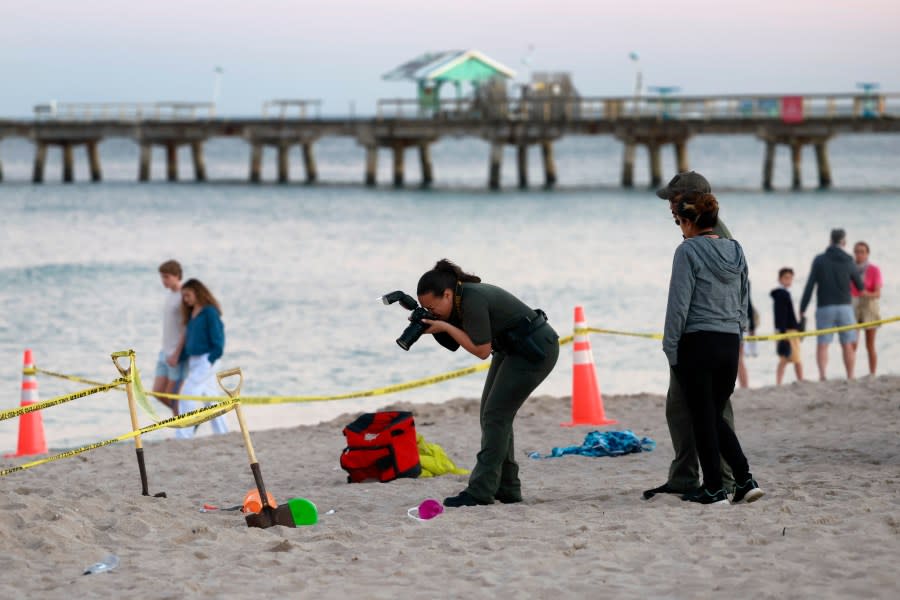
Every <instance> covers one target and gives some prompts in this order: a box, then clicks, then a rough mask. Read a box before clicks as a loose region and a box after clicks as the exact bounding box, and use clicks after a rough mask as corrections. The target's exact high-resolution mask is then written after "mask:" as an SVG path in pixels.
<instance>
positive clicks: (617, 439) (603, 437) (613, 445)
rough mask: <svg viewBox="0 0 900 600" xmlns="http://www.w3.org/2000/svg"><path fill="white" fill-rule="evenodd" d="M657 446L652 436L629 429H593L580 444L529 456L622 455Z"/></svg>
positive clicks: (646, 450)
mask: <svg viewBox="0 0 900 600" xmlns="http://www.w3.org/2000/svg"><path fill="white" fill-rule="evenodd" d="M654 448H656V442H654V441H653V440H651V439H650V438H646V437H645V438H639V437H638V436H636V435H634V432H632V431H631V430H629V429H626V430H625V431H592V432H590V433H589V434H587V435H586V436H584V442H583V443H582V444H581V445H580V446H567V447H565V448H554V449H553V450H551V452H550V454H545V455H543V456H542V455H541V454H540V452H530V453H529V454H528V457H529V458H556V457H559V456H565V455H566V454H580V455H581V456H622V455H623V454H631V453H632V452H649V451H651V450H653V449H654Z"/></svg>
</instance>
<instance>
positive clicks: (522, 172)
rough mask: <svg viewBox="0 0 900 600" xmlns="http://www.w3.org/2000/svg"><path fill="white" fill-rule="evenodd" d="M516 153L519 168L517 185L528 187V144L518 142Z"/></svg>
mask: <svg viewBox="0 0 900 600" xmlns="http://www.w3.org/2000/svg"><path fill="white" fill-rule="evenodd" d="M517 150H518V153H517V165H518V168H519V187H520V188H522V189H524V188H527V187H528V145H527V144H519V146H518V148H517Z"/></svg>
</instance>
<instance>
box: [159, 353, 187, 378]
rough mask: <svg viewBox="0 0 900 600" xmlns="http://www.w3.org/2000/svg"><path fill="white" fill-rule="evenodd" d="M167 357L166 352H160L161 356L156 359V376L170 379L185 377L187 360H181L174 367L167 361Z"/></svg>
mask: <svg viewBox="0 0 900 600" xmlns="http://www.w3.org/2000/svg"><path fill="white" fill-rule="evenodd" d="M166 357H167V355H166V353H165V352H160V353H159V357H158V358H157V359H156V376H157V377H165V378H166V379H168V380H169V381H181V380H182V379H184V371H185V369H184V367H185V364H184V363H185V361H181V362H179V363H178V364H177V365H175V366H174V367H172V366H169V363H167V362H166Z"/></svg>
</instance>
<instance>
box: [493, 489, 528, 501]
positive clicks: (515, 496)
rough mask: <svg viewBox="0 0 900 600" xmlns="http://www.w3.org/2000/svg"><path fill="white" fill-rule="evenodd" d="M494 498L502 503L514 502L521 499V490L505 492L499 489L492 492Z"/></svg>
mask: <svg viewBox="0 0 900 600" xmlns="http://www.w3.org/2000/svg"><path fill="white" fill-rule="evenodd" d="M494 500H496V501H498V502H501V503H503V504H516V503H518V502H521V501H522V492H506V491H503V490H500V491H498V492H497V493H496V494H494Z"/></svg>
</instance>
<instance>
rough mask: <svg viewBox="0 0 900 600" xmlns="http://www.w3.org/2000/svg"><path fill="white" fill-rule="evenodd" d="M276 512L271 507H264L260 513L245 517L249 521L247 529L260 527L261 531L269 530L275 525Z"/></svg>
mask: <svg viewBox="0 0 900 600" xmlns="http://www.w3.org/2000/svg"><path fill="white" fill-rule="evenodd" d="M274 513H275V511H274V510H273V509H272V507H270V506H266V507H263V509H262V510H261V511H260V512H258V513H252V514H249V515H247V516H246V517H244V520H245V521H247V527H259V528H260V529H268V528H269V527H272V526H273V525H275V515H274Z"/></svg>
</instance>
